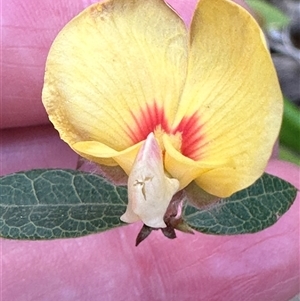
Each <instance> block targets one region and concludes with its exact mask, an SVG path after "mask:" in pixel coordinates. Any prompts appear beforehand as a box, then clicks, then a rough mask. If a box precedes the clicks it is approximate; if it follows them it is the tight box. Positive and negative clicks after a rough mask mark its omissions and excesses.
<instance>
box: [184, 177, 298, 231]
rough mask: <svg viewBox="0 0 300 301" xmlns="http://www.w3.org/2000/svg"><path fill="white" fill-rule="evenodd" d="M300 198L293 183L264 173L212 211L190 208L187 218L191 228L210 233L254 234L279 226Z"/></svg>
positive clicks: (212, 207)
mask: <svg viewBox="0 0 300 301" xmlns="http://www.w3.org/2000/svg"><path fill="white" fill-rule="evenodd" d="M296 195H297V189H296V188H295V187H294V186H293V185H291V184H290V183H288V182H286V181H284V180H282V179H279V178H277V177H275V176H272V175H269V174H264V175H263V176H262V177H261V178H260V179H258V180H257V181H256V182H255V183H254V184H253V185H252V186H250V187H248V188H246V189H244V190H241V191H239V192H237V193H235V194H234V195H232V196H231V197H229V198H226V199H222V200H220V201H219V202H218V203H215V204H213V205H212V206H211V207H209V208H204V209H197V208H195V207H192V206H189V205H187V206H186V207H185V208H184V211H183V219H184V220H185V222H186V223H187V224H188V225H189V226H190V227H191V228H193V229H195V230H197V231H200V232H203V233H207V234H219V235H234V234H243V233H254V232H258V231H261V230H263V229H265V228H267V227H269V226H271V225H273V224H274V223H276V221H277V220H278V219H279V218H280V216H282V215H283V214H284V213H285V212H286V211H287V210H288V209H289V208H290V206H291V205H292V203H293V201H294V200H295V198H296Z"/></svg>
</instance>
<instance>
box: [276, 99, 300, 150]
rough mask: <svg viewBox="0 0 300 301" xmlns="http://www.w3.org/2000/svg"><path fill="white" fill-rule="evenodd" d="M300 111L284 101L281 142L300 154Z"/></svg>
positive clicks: (287, 101)
mask: <svg viewBox="0 0 300 301" xmlns="http://www.w3.org/2000/svg"><path fill="white" fill-rule="evenodd" d="M299 137H300V110H299V108H298V107H297V106H296V105H294V104H293V103H292V102H290V101H289V100H287V99H284V111H283V120H282V125H281V129H280V134H279V141H280V143H281V144H282V145H284V146H286V147H288V148H290V149H291V151H293V152H295V153H297V154H298V155H299V154H300V139H299Z"/></svg>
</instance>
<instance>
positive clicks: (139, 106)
mask: <svg viewBox="0 0 300 301" xmlns="http://www.w3.org/2000/svg"><path fill="white" fill-rule="evenodd" d="M43 103H44V105H45V107H46V110H47V112H48V114H49V118H50V120H51V121H52V123H53V124H54V126H55V128H56V129H57V130H58V131H59V133H60V136H61V138H62V139H63V140H64V141H66V142H67V143H68V144H69V145H70V146H71V148H72V149H74V150H75V151H76V152H77V153H78V154H80V155H81V156H83V157H85V158H87V159H89V160H92V161H94V162H97V163H99V164H105V165H110V166H114V165H119V166H121V168H123V170H124V171H125V172H126V173H127V174H128V175H129V179H128V195H129V202H128V207H127V210H126V212H125V214H124V215H123V216H122V220H123V221H126V222H134V221H137V220H142V221H143V222H144V223H145V224H146V225H148V226H150V227H156V228H159V227H164V226H165V223H164V213H165V212H166V209H167V207H168V205H169V203H170V201H171V199H172V197H173V195H174V194H175V193H176V192H177V191H179V190H181V189H183V188H184V187H186V186H187V185H188V184H189V183H191V182H192V181H195V183H196V184H197V185H199V186H200V187H201V189H202V190H204V191H206V192H208V193H209V194H212V195H215V196H218V197H228V196H230V195H231V194H233V193H234V192H236V191H238V190H241V189H243V188H246V187H248V186H250V185H251V184H252V183H254V181H255V180H257V179H258V178H259V177H260V176H261V175H262V173H263V171H264V169H265V167H266V164H267V161H268V159H269V157H270V155H271V152H272V147H273V144H274V142H275V140H276V138H277V135H278V132H279V128H280V124H281V116H282V109H283V105H282V96H281V92H280V88H279V85H278V81H277V77H276V73H275V70H274V67H273V64H272V61H271V57H270V54H269V52H268V49H267V47H266V43H265V40H264V37H263V34H262V32H261V30H260V28H259V26H258V25H257V24H256V22H255V20H254V19H253V18H252V17H251V16H250V15H249V14H248V13H247V12H246V11H245V10H244V9H243V8H241V7H239V6H238V5H236V4H234V3H232V2H231V1H229V0H201V1H200V2H199V3H198V5H197V7H196V10H195V13H194V16H193V20H192V23H191V28H190V29H187V28H186V26H185V24H184V22H183V21H182V19H181V18H180V17H179V16H178V15H177V14H176V12H174V11H173V10H172V9H171V8H170V7H169V6H168V5H167V4H166V3H165V2H164V1H163V0H108V1H106V2H103V3H96V4H94V5H92V6H90V7H88V8H87V9H85V10H84V11H83V12H82V13H81V14H79V15H78V16H77V17H75V18H74V19H73V20H71V21H70V22H69V23H68V24H67V25H66V26H65V27H64V28H63V29H62V31H61V32H60V33H59V34H58V36H57V38H56V39H55V41H54V43H53V45H52V47H51V49H50V52H49V56H48V59H47V64H46V74H45V85H44V88H43Z"/></svg>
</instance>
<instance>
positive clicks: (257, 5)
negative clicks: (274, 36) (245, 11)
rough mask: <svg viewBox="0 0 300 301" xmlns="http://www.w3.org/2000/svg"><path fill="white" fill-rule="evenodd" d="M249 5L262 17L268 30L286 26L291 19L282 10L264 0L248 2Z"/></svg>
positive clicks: (248, 0) (249, 0) (250, 0)
mask: <svg viewBox="0 0 300 301" xmlns="http://www.w3.org/2000/svg"><path fill="white" fill-rule="evenodd" d="M246 2H247V4H248V5H249V6H250V7H251V8H252V9H253V10H254V11H255V12H256V13H257V14H258V15H260V16H261V17H262V18H263V19H264V22H265V24H266V26H267V27H268V28H270V27H277V28H279V27H283V26H286V25H287V24H288V23H289V21H290V19H289V17H288V16H287V15H285V14H284V13H283V12H282V11H281V10H279V9H278V8H276V7H275V6H274V5H272V4H270V3H268V2H267V1H264V0H246Z"/></svg>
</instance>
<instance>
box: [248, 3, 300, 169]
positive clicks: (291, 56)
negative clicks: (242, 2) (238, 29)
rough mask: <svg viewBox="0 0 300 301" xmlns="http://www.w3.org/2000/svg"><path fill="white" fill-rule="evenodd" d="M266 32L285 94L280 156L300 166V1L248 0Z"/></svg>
mask: <svg viewBox="0 0 300 301" xmlns="http://www.w3.org/2000/svg"><path fill="white" fill-rule="evenodd" d="M246 2H247V3H248V5H249V6H250V7H251V8H252V10H253V12H254V14H255V16H256V19H257V21H258V22H259V24H260V26H261V27H262V29H263V30H264V32H265V35H266V38H267V41H268V44H269V47H270V51H271V55H272V58H273V61H274V65H275V67H276V70H277V74H278V78H279V82H280V86H281V89H282V93H283V95H284V116H283V122H282V127H281V131H280V136H279V143H280V144H279V157H280V158H281V159H283V160H286V161H290V162H293V163H296V164H298V165H300V0H284V1H282V0H246Z"/></svg>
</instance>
